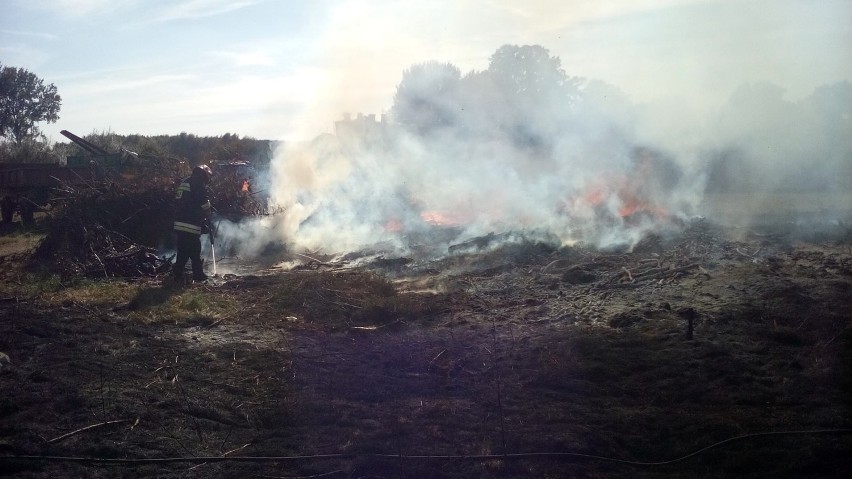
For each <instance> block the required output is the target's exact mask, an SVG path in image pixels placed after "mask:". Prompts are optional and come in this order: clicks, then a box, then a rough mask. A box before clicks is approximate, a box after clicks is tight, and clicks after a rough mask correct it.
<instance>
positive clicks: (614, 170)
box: [225, 46, 852, 257]
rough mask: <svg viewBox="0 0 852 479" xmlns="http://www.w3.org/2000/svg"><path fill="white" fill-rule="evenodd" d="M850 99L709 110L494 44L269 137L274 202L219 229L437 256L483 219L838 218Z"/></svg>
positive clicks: (554, 234)
mask: <svg viewBox="0 0 852 479" xmlns="http://www.w3.org/2000/svg"><path fill="white" fill-rule="evenodd" d="M850 112H852V85H850V83H849V82H848V81H844V82H839V83H836V84H833V85H826V86H823V87H820V88H818V89H817V90H815V91H814V92H813V93H812V94H811V95H810V96H808V97H807V98H804V99H801V100H797V101H792V100H789V99H787V98H785V94H784V90H783V89H782V88H781V87H779V86H776V85H773V84H769V83H763V84H745V85H743V86H742V87H741V88H739V89H738V90H736V91H735V92H734V93H733V94H732V95H731V97H730V99H729V100H728V102H727V103H725V104H722V105H719V106H718V108H716V109H715V110H713V111H712V112H710V113H708V111H707V110H703V111H702V112H701V114H690V113H691V112H690V111H689V110H688V108H687V106H686V105H681V106H680V107H677V106H673V105H663V104H644V105H637V104H634V103H633V102H631V101H630V99H629V98H627V97H626V96H625V95H624V94H623V93H621V91H620V90H619V89H618V88H617V87H616V86H613V85H609V84H606V83H604V82H601V81H596V80H585V79H581V78H579V77H571V76H568V75H567V74H565V72H564V71H563V70H562V69H561V64H560V62H559V59H558V58H555V57H550V56H549V53H548V52H547V50H545V49H543V48H541V47H529V46H525V47H510V46H506V47H502V48H501V49H499V50H498V51H497V52H496V53H495V55H494V56H492V59H491V62H490V64H489V68H488V69H487V70H485V71H482V72H476V71H472V72H468V73H465V74H462V73H461V72H460V71H459V70H458V69H457V68H455V67H454V66H452V65H449V64H443V63H439V62H429V63H426V64H419V65H415V66H413V67H412V68H411V69H409V70H406V71H405V72H403V77H402V81H401V82H400V85H399V87H398V89H397V94H396V97H395V98H394V99H393V105H392V107H391V108H390V110H389V112H388V114H387V115H382V117H381V118H376V117H375V116H374V115H357V116H355V117H348V118H344V119H342V120H340V121H339V122H337V123H336V128H335V132H334V134H324V135H321V136H318V137H316V138H315V139H313V140H312V141H310V142H306V143H300V144H287V145H284V146H282V147H281V148H280V149H279V151H278V152H277V154H276V156H275V159H274V161H273V163H272V165H271V167H270V171H269V178H270V183H271V184H270V192H271V201H272V202H273V204H275V205H277V206H278V207H279V208H280V210H281V211H282V212H281V213H280V214H278V215H275V216H273V217H271V218H264V219H261V220H254V221H253V222H251V223H250V224H242V225H236V226H227V227H226V228H225V232H226V233H227V234H226V236H230V237H232V238H234V239H238V241H236V242H237V243H239V244H240V245H241V250H242V251H243V252H244V253H248V252H257V251H260V250H262V249H263V248H264V247H265V246H264V245H268V244H269V243H270V242H273V243H280V244H283V245H286V247H287V248H292V249H294V250H302V251H311V252H317V251H322V252H325V253H345V252H350V251H356V250H371V251H378V252H385V253H395V254H422V255H425V256H427V257H434V256H437V255H444V254H447V251H448V249H447V248H448V246H449V245H451V244H454V243H460V242H463V241H466V240H468V239H471V238H476V237H479V236H483V235H487V234H489V233H504V232H515V233H519V235H520V237H526V238H528V239H529V238H531V239H539V238H547V239H548V241H555V242H558V243H561V244H573V243H576V242H582V243H586V244H590V245H594V246H597V247H620V248H630V247H632V246H633V245H635V244H636V243H637V242H638V241H639V240H641V239H642V238H643V237H645V236H647V235H648V234H650V233H656V234H663V233H666V232H668V231H676V230H677V229H678V228H679V227H681V226H682V225H683V224H684V223H685V222H688V221H690V219H692V218H694V217H696V216H709V217H710V218H711V219H715V220H720V221H728V222H731V223H737V224H752V223H754V222H755V221H756V219H758V218H772V219H773V221H800V220H802V219H803V218H811V219H814V218H817V217H819V221H821V222H832V221H835V222H836V221H839V220H842V219H844V218H847V217H848V215H849V210H850V209H852V208H850V204H852V203H850V198H849V193H848V191H849V186H850V183H852V181H850V180H852V167H850V165H852V140H850V139H852V115H850ZM693 113H694V112H693ZM784 202H788V203H790V204H786V203H784ZM805 202H811V203H812V204H803V203H805ZM791 205H793V206H795V207H792V206H791ZM512 237H518V235H514V236H512Z"/></svg>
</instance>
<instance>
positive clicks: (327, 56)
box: [0, 0, 852, 141]
mask: <svg viewBox="0 0 852 479" xmlns="http://www.w3.org/2000/svg"><path fill="white" fill-rule="evenodd" d="M0 5H2V12H3V13H2V16H0V63H2V64H3V65H6V66H15V67H21V68H26V69H28V70H30V71H31V72H33V73H35V74H36V75H38V76H39V77H40V78H42V79H44V81H45V83H52V84H54V85H56V87H57V89H58V91H59V94H60V95H61V96H62V108H61V111H60V120H59V121H58V122H57V123H55V124H44V123H42V124H41V125H40V126H41V127H42V130H43V131H44V132H45V133H46V134H47V135H48V137H49V138H50V139H52V140H53V141H65V139H64V138H63V137H61V136H60V135H59V130H62V129H67V130H69V131H72V132H74V133H77V134H78V135H86V134H89V133H93V132H113V133H118V134H123V135H129V134H142V135H159V134H165V135H176V134H179V133H181V132H186V133H191V134H196V135H201V136H214V135H222V134H225V133H235V134H238V135H241V136H249V137H253V138H257V139H270V140H288V141H295V140H306V139H310V138H312V137H314V136H316V135H318V134H320V133H324V132H331V131H333V124H334V121H335V120H338V119H340V118H342V116H343V114H344V113H346V112H352V113H358V112H362V113H367V114H369V113H375V114H377V115H381V114H382V113H384V112H387V111H388V110H389V109H390V107H391V105H392V102H393V95H394V92H395V89H396V86H397V85H398V84H399V81H400V79H401V78H402V73H403V71H404V70H405V69H406V68H408V67H410V66H411V65H413V64H416V63H422V62H426V61H430V60H437V61H441V62H450V63H452V64H454V65H456V66H457V67H459V69H460V70H461V71H462V72H463V73H466V72H469V71H474V70H484V69H486V68H487V67H488V59H489V57H490V56H491V55H492V54H493V53H494V52H495V51H496V50H497V49H498V48H499V47H500V46H502V45H505V44H511V45H541V46H543V47H545V48H547V49H548V50H549V51H550V53H551V55H553V56H557V57H559V58H560V59H561V61H562V66H563V68H564V69H565V71H566V73H568V74H569V75H571V76H578V77H583V78H589V79H600V80H604V81H606V82H608V83H611V84H613V85H615V86H617V87H618V88H620V89H621V90H622V91H623V92H624V93H626V94H627V96H628V97H629V98H630V99H632V100H633V101H634V102H637V103H640V104H641V103H646V102H668V103H670V104H671V105H676V106H677V107H678V108H684V109H686V108H690V109H692V111H702V109H707V108H713V107H714V106H715V105H719V104H721V103H722V102H724V101H725V100H726V99H727V98H728V97H729V96H730V95H731V93H732V92H733V91H734V90H735V89H736V88H737V87H738V86H740V85H742V84H744V83H750V82H764V81H769V82H772V83H775V84H777V85H779V86H781V87H782V88H784V89H785V91H786V95H787V98H788V99H790V100H792V101H795V100H797V99H799V98H803V97H805V96H807V95H808V94H810V93H811V92H812V91H813V90H814V88H816V87H818V86H820V85H825V84H831V83H835V82H838V81H842V80H847V79H852V0H748V1H739V0H523V1H509V0H430V1H428V2H423V1H404V0H373V1H366V0H313V1H310V2H305V1H291V0H0Z"/></svg>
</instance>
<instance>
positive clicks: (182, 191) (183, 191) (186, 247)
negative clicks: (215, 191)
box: [173, 165, 213, 282]
mask: <svg viewBox="0 0 852 479" xmlns="http://www.w3.org/2000/svg"><path fill="white" fill-rule="evenodd" d="M211 176H213V171H212V170H211V169H210V167H209V166H207V165H198V166H196V167H195V168H193V170H192V176H190V177H189V178H187V179H185V180H183V181H182V182H181V184H180V186H178V189H177V193H176V195H175V199H176V200H177V206H176V210H175V226H174V229H175V234H176V235H177V258H175V266H174V270H173V275H174V278H175V280H176V282H178V281H181V280H182V279H183V269H184V266H186V262H187V261H191V262H192V279H193V280H194V281H204V280H206V279H207V275H206V274H204V271H203V269H202V263H201V235H202V234H209V233H210V208H211V207H210V200H209V198H208V195H207V185H208V184H209V183H210V177H211Z"/></svg>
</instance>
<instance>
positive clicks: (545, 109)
mask: <svg viewBox="0 0 852 479" xmlns="http://www.w3.org/2000/svg"><path fill="white" fill-rule="evenodd" d="M487 73H488V75H490V78H491V79H492V81H493V82H494V83H495V85H497V87H498V88H499V89H500V90H501V93H502V96H503V99H504V101H505V104H506V107H507V108H506V111H507V113H508V115H509V117H508V118H507V119H506V120H507V121H504V122H502V123H503V128H504V129H506V130H507V133H508V134H509V135H510V137H511V138H512V139H513V141H514V142H515V143H516V144H518V145H521V146H530V147H536V148H541V147H547V146H548V145H549V144H550V143H551V142H552V140H554V139H555V138H557V137H558V136H560V135H561V133H562V131H563V130H564V129H565V128H566V125H567V124H568V123H570V119H571V117H572V113H573V111H574V109H575V108H576V105H577V102H578V98H579V93H580V90H579V85H580V79H579V78H576V77H569V76H568V75H567V74H566V73H565V70H563V69H562V62H561V60H559V57H551V56H550V52H549V51H548V50H547V49H546V48H544V47H542V46H540V45H524V46H517V45H503V46H502V47H500V48H498V49H497V51H496V52H494V54H493V55H491V59H490V60H489V64H488V70H487Z"/></svg>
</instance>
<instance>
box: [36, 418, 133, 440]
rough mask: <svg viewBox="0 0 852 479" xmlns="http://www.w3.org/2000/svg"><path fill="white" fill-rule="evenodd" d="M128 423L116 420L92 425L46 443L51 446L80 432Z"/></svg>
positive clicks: (125, 420) (128, 420) (123, 420)
mask: <svg viewBox="0 0 852 479" xmlns="http://www.w3.org/2000/svg"><path fill="white" fill-rule="evenodd" d="M130 421H131V419H116V420H114V421H106V422H100V423H98V424H92V425H91V426H86V427H81V428H80V429H77V430H75V431H71V432H69V433H67V434H63V435H61V436H58V437H54V438H53V439H50V440H49V441H47V442H48V443H49V444H53V443H56V442H59V441H62V440H64V439H68V438H69V437H71V436H74V435H77V434H80V433H81V432H85V431H89V430H91V429H95V428H98V427H101V426H108V425H110V424H119V423H122V422H130Z"/></svg>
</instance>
